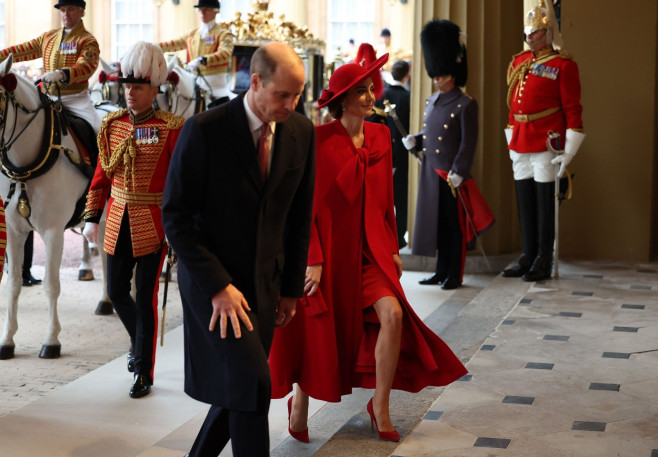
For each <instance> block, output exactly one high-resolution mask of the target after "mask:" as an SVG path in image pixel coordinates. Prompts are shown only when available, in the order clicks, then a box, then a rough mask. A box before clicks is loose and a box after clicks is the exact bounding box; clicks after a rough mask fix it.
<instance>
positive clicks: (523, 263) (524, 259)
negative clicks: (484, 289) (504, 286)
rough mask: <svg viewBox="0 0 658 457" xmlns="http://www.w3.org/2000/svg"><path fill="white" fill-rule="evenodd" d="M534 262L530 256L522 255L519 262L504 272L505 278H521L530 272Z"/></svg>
mask: <svg viewBox="0 0 658 457" xmlns="http://www.w3.org/2000/svg"><path fill="white" fill-rule="evenodd" d="M533 260H534V259H532V258H530V256H528V255H526V254H521V257H520V258H519V261H518V262H516V263H515V264H514V265H512V266H511V267H510V268H507V269H505V270H503V278H520V277H521V276H523V275H524V274H526V273H527V272H528V270H530V267H531V266H532V261H533Z"/></svg>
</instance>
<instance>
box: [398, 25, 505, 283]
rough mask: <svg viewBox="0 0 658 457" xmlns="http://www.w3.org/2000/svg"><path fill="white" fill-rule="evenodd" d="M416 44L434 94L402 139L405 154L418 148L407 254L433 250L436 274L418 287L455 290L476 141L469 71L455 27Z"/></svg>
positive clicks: (434, 28)
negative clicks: (416, 127) (415, 128)
mask: <svg viewBox="0 0 658 457" xmlns="http://www.w3.org/2000/svg"><path fill="white" fill-rule="evenodd" d="M420 39H421V44H422V47H423V54H424V56H425V67H426V70H427V74H428V75H429V76H430V77H431V78H432V81H433V83H434V86H435V87H436V89H437V91H436V92H435V93H434V94H432V95H431V96H430V97H429V98H428V99H427V100H426V101H425V112H424V116H423V129H422V130H421V132H420V133H419V134H417V135H408V136H407V137H405V138H404V139H403V143H404V145H405V146H406V147H407V148H408V149H412V148H413V147H417V148H418V149H420V150H421V151H422V154H423V162H422V165H421V169H420V181H419V183H418V200H417V206H416V221H415V225H414V236H413V241H412V246H411V251H412V253H413V254H415V255H423V256H428V257H433V256H434V255H436V254H437V250H438V255H437V262H436V270H435V273H434V275H433V276H431V277H429V278H427V279H423V280H421V281H420V283H421V284H441V287H442V288H443V289H455V288H457V287H459V286H461V284H462V279H463V273H464V260H465V256H466V245H467V242H468V241H470V239H469V238H470V237H468V236H467V234H466V229H467V228H468V227H467V225H468V222H469V221H467V220H468V218H469V217H470V216H473V214H466V213H465V212H464V206H465V205H464V204H463V203H462V200H463V199H464V200H465V199H467V195H469V194H470V193H471V192H468V191H467V190H464V191H463V192H461V191H460V190H459V188H460V187H462V183H464V184H468V185H469V186H474V183H473V180H472V179H470V178H471V166H472V165H473V158H474V157H475V149H476V146H477V140H478V105H477V102H476V101H475V100H474V99H473V98H472V97H471V96H470V95H468V94H467V93H465V92H462V90H461V89H460V87H463V86H464V85H465V84H466V79H467V70H468V69H467V64H466V47H465V46H464V45H463V44H462V43H461V31H460V29H459V27H458V26H457V25H456V24H454V23H452V22H450V21H447V20H436V21H431V22H429V23H428V24H426V25H425V27H423V30H422V32H421V35H420ZM452 188H454V189H455V190H454V191H453V189H452ZM465 188H466V186H463V187H462V189H465ZM473 190H474V192H473V193H477V190H476V188H475V189H473ZM458 192H461V196H460V194H458ZM487 209H488V208H487ZM489 223H493V215H491V217H490V221H489Z"/></svg>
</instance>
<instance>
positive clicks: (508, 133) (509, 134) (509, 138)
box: [505, 129, 514, 146]
mask: <svg viewBox="0 0 658 457" xmlns="http://www.w3.org/2000/svg"><path fill="white" fill-rule="evenodd" d="M513 131H514V130H513V129H505V138H506V139H507V146H509V144H510V143H511V142H512V132H513Z"/></svg>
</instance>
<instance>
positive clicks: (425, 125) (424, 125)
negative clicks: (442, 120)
mask: <svg viewBox="0 0 658 457" xmlns="http://www.w3.org/2000/svg"><path fill="white" fill-rule="evenodd" d="M519 103H521V102H519ZM423 127H427V124H426V123H424V122H423Z"/></svg>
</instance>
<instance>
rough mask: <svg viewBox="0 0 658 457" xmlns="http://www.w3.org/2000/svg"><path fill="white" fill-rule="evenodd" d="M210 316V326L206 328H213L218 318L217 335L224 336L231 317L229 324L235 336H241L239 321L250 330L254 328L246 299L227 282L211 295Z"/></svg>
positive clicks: (211, 329) (212, 329)
mask: <svg viewBox="0 0 658 457" xmlns="http://www.w3.org/2000/svg"><path fill="white" fill-rule="evenodd" d="M211 302H212V316H211V317H210V326H209V327H208V330H210V331H211V332H212V331H214V330H215V325H216V324H217V319H219V336H220V337H222V338H226V327H227V325H228V320H229V319H231V326H232V327H233V333H234V334H235V337H236V338H240V337H241V336H242V332H241V330H240V321H242V323H243V324H244V326H245V327H246V328H247V330H249V331H250V332H251V331H252V330H253V329H254V326H253V325H252V324H251V320H250V319H249V316H248V315H247V311H251V308H250V307H249V304H248V303H247V300H246V299H245V298H244V295H242V292H240V291H239V290H238V289H237V288H236V287H235V286H234V285H233V284H229V285H228V286H226V287H224V288H223V289H222V290H220V291H219V292H217V293H216V294H215V295H213V297H212V299H211Z"/></svg>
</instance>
